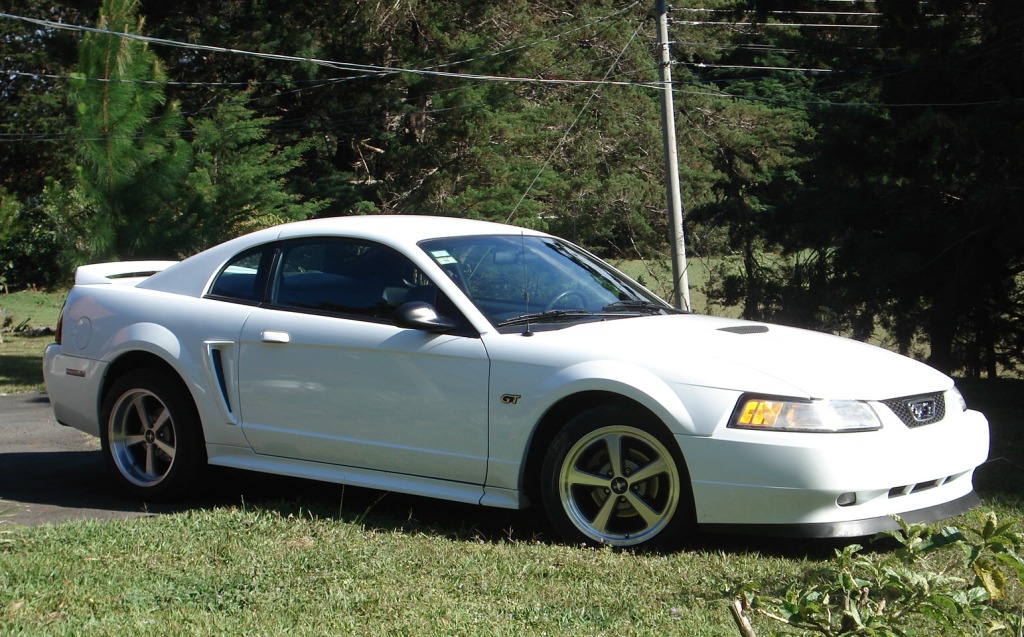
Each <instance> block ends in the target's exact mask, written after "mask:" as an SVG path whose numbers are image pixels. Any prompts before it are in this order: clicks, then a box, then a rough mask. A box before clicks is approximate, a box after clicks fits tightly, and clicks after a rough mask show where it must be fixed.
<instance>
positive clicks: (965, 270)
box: [0, 0, 1024, 375]
mask: <svg viewBox="0 0 1024 637" xmlns="http://www.w3.org/2000/svg"><path fill="white" fill-rule="evenodd" d="M12 4H13V6H11V7H9V8H7V9H5V11H7V12H8V13H11V14H15V15H19V16H26V17H33V18H41V19H45V20H52V21H60V22H66V23H69V24H75V25H87V26H96V25H104V24H106V25H110V24H113V23H114V22H115V21H116V20H120V22H117V24H118V25H119V26H118V28H119V29H120V30H128V31H130V32H133V33H141V34H144V35H147V36H152V37H155V38H163V39H166V40H173V41H175V42H178V43H185V44H189V43H191V44H201V45H208V46H210V47H222V48H225V49H239V50H245V51H252V52H257V53H267V54H286V55H289V56H294V57H297V58H307V60H306V61H294V60H293V61H285V60H274V59H267V58H261V57H254V56H248V55H238V54H230V53H224V52H217V51H213V50H208V49H203V48H195V47H192V48H190V47H188V46H166V45H162V44H159V43H157V42H152V43H149V44H147V45H143V44H141V43H138V42H129V41H126V40H123V39H117V38H113V37H112V36H105V35H101V34H88V33H83V32H77V31H68V30H60V29H53V28H44V27H41V26H38V25H33V24H31V23H25V22H23V21H18V20H13V19H0V71H2V73H0V222H2V224H3V225H0V277H3V278H4V279H5V281H6V283H8V284H10V285H26V284H35V285H47V284H53V283H57V282H59V281H60V280H63V279H64V277H66V273H67V272H69V269H68V268H67V267H65V269H64V270H63V271H59V272H57V271H55V270H54V268H52V267H50V268H47V267H41V266H40V264H41V263H47V258H46V257H47V256H50V257H52V258H56V255H61V257H62V263H66V264H67V266H70V265H73V264H74V263H76V262H82V261H85V260H94V259H99V258H132V257H135V256H180V255H182V254H187V253H190V252H194V251H195V250H198V249H201V248H202V247H205V246H207V245H211V244H213V243H216V242H218V241H221V240H223V239H224V238H226V237H228V236H232V235H233V234H237V233H238V232H240V231H242V230H244V229H246V228H249V227H255V226H259V225H266V224H267V223H272V222H276V221H280V220H285V219H290V218H301V217H304V216H309V215H347V214H377V213H432V214H449V215H459V216H469V217H478V218H486V219H494V220H501V221H504V220H511V221H512V222H513V223H517V224H521V225H528V226H533V227H539V228H542V229H547V230H550V231H553V232H556V233H559V234H562V235H565V236H568V237H569V238H572V239H574V240H576V241H578V242H580V243H583V244H585V245H587V246H588V247H591V248H592V249H595V250H596V251H598V252H600V253H602V254H605V255H607V256H614V257H621V258H641V257H642V258H644V259H650V260H657V259H659V258H661V257H663V256H664V255H665V253H666V252H667V235H668V231H667V228H666V225H667V224H666V221H665V214H664V207H665V204H664V194H663V193H664V190H663V186H662V184H663V172H662V171H663V168H662V158H661V150H660V149H661V141H660V130H659V126H660V121H659V110H658V109H659V101H658V95H657V92H656V90H653V89H652V88H650V87H647V86H642V85H640V84H639V83H641V82H651V81H655V80H656V79H657V67H656V62H655V60H656V51H655V45H654V42H653V40H654V24H653V19H652V16H651V14H650V10H651V8H652V7H651V6H649V5H653V3H646V2H644V3H636V4H630V3H628V2H624V1H618V2H611V1H601V0H597V1H592V2H586V3H581V2H572V1H569V0H555V1H552V2H545V3H529V2H499V3H481V2H477V1H475V0H437V1H433V0H432V1H431V2H417V1H413V0H399V1H397V2H372V1H360V2H343V3H336V4H335V5H331V6H330V8H329V9H328V8H325V6H324V5H323V3H314V2H309V1H308V0H292V1H291V2H287V3H284V2H276V1H271V0H268V1H266V2H258V3H257V2H246V1H238V0H203V1H202V2H199V1H197V0H196V1H194V0H181V1H179V2H157V1H155V0H153V1H150V0H141V1H135V0H105V1H104V2H102V3H101V2H100V1H99V0H91V1H69V2H63V3H59V5H58V4H57V3H51V2H43V1H42V0H18V1H16V2H13V3H12ZM101 4H102V6H101ZM837 4H838V3H830V2H824V1H816V0H775V1H770V0H703V1H701V2H692V3H688V4H686V5H685V6H679V5H677V6H676V7H675V8H674V10H673V18H674V19H675V23H674V24H673V26H672V29H673V36H674V39H675V40H676V43H675V45H674V50H673V53H674V56H675V57H676V59H677V61H678V62H679V68H678V69H677V70H676V71H675V73H674V75H675V78H676V80H677V85H676V87H675V89H676V105H677V108H678V113H677V122H678V138H679V143H680V153H681V158H680V166H681V168H680V171H681V178H682V183H683V187H684V199H685V204H684V205H685V208H686V210H687V213H688V218H687V224H688V226H687V234H688V238H689V239H690V246H689V251H690V253H691V254H692V255H696V256H697V257H698V258H701V257H709V258H712V259H713V260H714V263H717V264H720V265H718V272H717V274H716V276H714V277H713V278H712V281H711V284H710V285H709V289H708V290H707V291H708V293H709V297H710V298H711V299H712V300H713V301H715V302H718V303H722V304H726V305H738V306H740V307H742V311H743V312H744V314H745V315H746V316H747V317H749V318H754V319H773V320H779V321H782V322H786V323H790V324H796V325H803V326H809V327H816V328H820V329H825V330H830V331H836V332H842V333H848V334H853V335H855V336H857V337H859V338H869V337H872V335H874V334H876V333H878V332H884V333H885V334H887V335H890V336H891V338H892V339H893V342H892V344H893V346H894V347H896V348H898V349H901V350H903V351H905V352H914V351H926V352H927V354H928V356H929V358H930V360H931V362H932V363H933V364H935V365H936V366H938V367H940V368H943V369H947V370H962V371H965V372H967V373H969V374H982V373H987V374H989V375H995V374H997V373H999V372H1000V371H1002V370H1005V369H1013V368H1017V367H1019V366H1020V364H1021V363H1022V362H1024V361H1022V360H1021V354H1020V352H1021V351H1022V349H1021V348H1022V345H1024V343H1022V341H1024V329H1022V328H1021V325H1022V322H1021V321H1020V320H1019V319H1020V318H1021V317H1020V316H1019V315H1020V307H1021V304H1020V302H1019V301H1020V295H1021V290H1022V282H1024V281H1022V279H1021V267H1022V257H1021V254H1024V250H1022V247H1024V246H1022V245H1021V244H1022V243H1024V233H1022V232H1021V230H1022V229H1021V228H1020V227H1019V226H1020V225H1021V224H1022V223H1024V222H1022V221H1021V220H1020V219H1021V213H1020V211H1021V210H1022V209H1024V207H1022V205H1021V188H1022V186H1021V185H1020V182H1021V178H1020V176H1019V175H1021V174H1022V172H1024V171H1022V168H1024V166H1022V164H1024V116H1022V115H1024V77H1022V74H1024V64H1022V63H1024V15H1022V14H1024V7H1022V6H1021V4H1020V3H1019V2H1016V0H988V1H986V2H974V1H970V0H929V1H921V0H913V1H912V0H877V1H876V2H852V3H842V4H843V6H842V8H837ZM812 11H813V12H815V13H807V12H812ZM854 14H858V15H854ZM859 14H864V15H859ZM104 21H105V22H104ZM800 23H804V24H806V25H807V26H802V27H801V26H779V25H782V24H800ZM812 25H813V26H812ZM857 27H862V28H857ZM117 51H119V52H120V54H121V55H123V56H124V57H123V58H121V59H120V61H119V62H118V63H116V64H110V60H111V59H113V58H111V57H110V54H112V53H113V52H117ZM314 60H321V61H339V62H345V63H347V64H349V65H350V66H346V67H344V68H339V67H337V66H333V65H330V64H324V63H317V62H315V61H314ZM386 69H407V70H411V71H426V72H381V70H386ZM448 72H450V73H457V74H460V75H461V77H456V76H452V75H449V74H446V73H448ZM499 78H532V79H535V80H554V81H552V82H545V83H540V82H520V81H512V80H505V81H501V80H500V79H499ZM602 78H606V79H608V80H611V81H616V82H617V81H624V82H628V83H631V84H626V85H619V84H603V85H600V84H579V83H573V82H567V81H558V80H578V79H587V80H601V79H602ZM113 98H118V99H120V101H117V99H113ZM119 105H120V106H119ZM112 108H113V109H122V110H121V111H120V112H114V111H111V110H110V109H112ZM110 116H113V117H110ZM115 120H116V121H117V122H118V125H119V126H120V128H115V127H113V126H106V125H105V124H104V122H108V123H109V122H113V121H115ZM52 258H50V259H49V261H51V262H52Z"/></svg>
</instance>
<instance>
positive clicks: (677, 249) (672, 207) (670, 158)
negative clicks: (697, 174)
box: [654, 0, 690, 311]
mask: <svg viewBox="0 0 1024 637" xmlns="http://www.w3.org/2000/svg"><path fill="white" fill-rule="evenodd" d="M654 11H655V14H656V15H657V18H658V48H659V49H660V51H661V55H660V59H659V64H658V66H659V68H660V71H661V130H662V139H663V140H664V146H665V191H666V194H667V199H668V212H669V228H670V229H671V231H672V240H671V241H670V244H671V246H672V289H673V291H674V293H675V299H674V301H675V306H676V307H677V308H679V309H681V310H687V311H689V310H690V281H689V277H688V276H687V273H686V242H685V240H684V237H683V201H682V194H680V191H679V156H678V149H677V147H676V112H675V104H674V102H673V99H672V51H671V50H670V49H669V40H668V7H667V6H666V4H665V0H655V3H654Z"/></svg>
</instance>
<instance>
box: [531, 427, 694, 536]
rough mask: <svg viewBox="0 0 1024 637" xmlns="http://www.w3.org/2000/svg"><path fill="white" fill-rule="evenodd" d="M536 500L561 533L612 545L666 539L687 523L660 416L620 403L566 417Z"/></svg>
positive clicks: (677, 458)
mask: <svg viewBox="0 0 1024 637" xmlns="http://www.w3.org/2000/svg"><path fill="white" fill-rule="evenodd" d="M541 490H542V494H541V495H542V500H543V502H544V507H545V510H546V511H547V514H548V518H549V519H550V520H551V523H552V525H553V526H554V527H555V529H556V530H557V531H558V532H559V534H560V535H562V537H564V538H565V539H566V540H567V541H570V542H574V543H586V544H593V545H609V546H617V547H640V546H644V547H651V546H659V547H665V546H671V545H673V544H675V543H677V542H678V541H679V540H681V539H682V537H683V536H684V535H685V534H686V532H687V531H688V530H689V526H690V523H691V520H692V519H693V516H692V501H693V499H692V496H691V494H690V484H689V476H688V474H687V472H686V469H685V465H684V464H683V460H682V455H681V454H680V452H679V450H678V449H677V448H676V444H675V441H674V440H672V438H671V437H670V436H669V435H668V434H667V433H666V432H664V429H663V427H661V424H660V423H658V422H656V421H654V419H653V418H651V417H650V416H646V415H641V414H637V413H634V412H633V411H631V410H628V409H625V408H622V407H599V408H595V409H591V410H588V411H586V412H584V413H582V414H580V415H579V416H576V417H575V418H573V419H572V420H571V421H569V423H567V424H566V426H565V427H564V428H563V429H562V430H561V431H560V432H559V433H558V434H557V435H556V436H555V439H554V440H553V442H552V444H551V447H549V450H548V453H547V455H546V456H545V459H544V465H543V468H542V485H541Z"/></svg>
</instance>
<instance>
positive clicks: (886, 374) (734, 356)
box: [538, 314, 953, 400]
mask: <svg viewBox="0 0 1024 637" xmlns="http://www.w3.org/2000/svg"><path fill="white" fill-rule="evenodd" d="M546 334H548V335H550V336H551V337H553V338H557V339H562V338H565V339H568V342H569V343H575V344H576V345H579V346H580V347H585V348H586V349H587V350H588V352H589V356H590V358H593V356H594V353H595V350H599V351H605V352H607V353H608V354H609V357H610V358H616V359H620V360H622V359H625V360H629V361H633V362H635V363H637V364H639V365H642V366H644V367H647V368H649V369H652V371H655V372H656V373H657V374H658V375H659V376H661V377H662V378H664V379H665V380H668V381H670V382H677V383H685V384H690V385H701V386H707V387H716V388H720V389H733V390H739V391H757V392H767V393H773V394H783V395H789V396H806V397H809V398H839V399H843V398H848V399H860V400H885V399H888V398H895V397H901V396H911V395H915V394H924V393H931V392H937V391H945V390H948V389H950V388H951V387H952V386H953V381H952V379H950V378H949V377H948V376H946V375H945V374H942V373H940V372H938V371H936V370H935V369H933V368H931V367H928V366H927V365H925V364H923V363H920V362H918V361H915V360H912V359H910V358H907V357H905V356H900V355H898V354H895V353H893V352H889V351H887V350H884V349H881V348H879V347H875V346H873V345H868V344H865V343H861V342H858V341H854V340H850V339H846V338H841V337H838V336H832V335H829V334H822V333H819V332H812V331H808V330H802V329H796V328H792V327H784V326H780V325H772V324H765V323H752V322H747V321H739V320H734V319H724V318H716V317H709V316H700V315H695V314H687V315H673V316H652V317H637V318H628V319H619V320H610V321H603V322H599V323H588V324H581V325H577V326H575V327H572V328H569V329H564V330H557V331H555V332H547V333H546ZM538 336H540V334H538ZM563 342H564V343H565V341H563ZM569 343H566V344H569Z"/></svg>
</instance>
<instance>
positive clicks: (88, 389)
mask: <svg viewBox="0 0 1024 637" xmlns="http://www.w3.org/2000/svg"><path fill="white" fill-rule="evenodd" d="M106 369H107V364H106V363H104V362H102V361H95V360H92V359H89V358H81V357H78V356H68V355H67V354H64V353H62V350H61V346H60V345H59V344H57V343H51V344H50V345H48V346H47V347H46V351H45V352H44V353H43V381H44V382H45V383H46V393H47V394H48V395H49V397H50V404H51V405H53V415H54V418H56V419H57V422H59V423H60V424H62V425H66V426H68V427H74V428H75V429H78V430H79V431H83V432H85V433H87V434H90V435H92V436H97V437H99V435H100V424H99V409H100V405H99V395H100V386H101V384H102V383H103V376H104V374H105V373H106Z"/></svg>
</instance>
